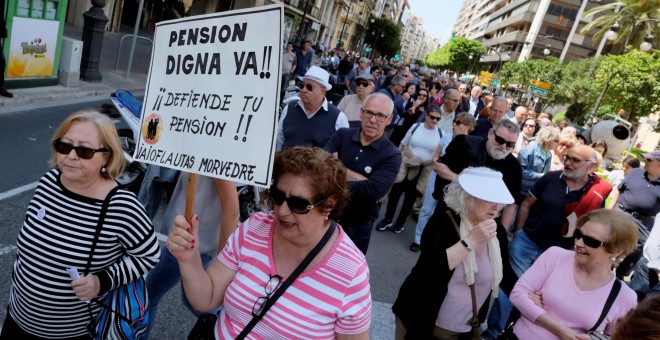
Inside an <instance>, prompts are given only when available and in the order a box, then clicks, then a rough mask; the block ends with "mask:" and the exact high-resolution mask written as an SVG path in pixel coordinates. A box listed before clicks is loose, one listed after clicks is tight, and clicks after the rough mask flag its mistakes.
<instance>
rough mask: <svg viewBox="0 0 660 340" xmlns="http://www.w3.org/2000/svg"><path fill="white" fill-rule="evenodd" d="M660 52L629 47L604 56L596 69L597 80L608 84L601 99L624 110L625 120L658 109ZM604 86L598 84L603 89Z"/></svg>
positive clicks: (631, 120) (631, 119)
mask: <svg viewBox="0 0 660 340" xmlns="http://www.w3.org/2000/svg"><path fill="white" fill-rule="evenodd" d="M659 79H660V51H657V50H655V51H653V53H646V52H640V51H637V50H632V51H630V52H628V53H626V54H622V55H608V56H606V57H604V58H603V60H602V63H601V67H599V68H598V69H597V71H596V80H597V82H598V83H602V84H603V86H604V84H605V83H608V90H607V93H606V95H605V98H604V100H603V103H604V104H609V105H611V106H612V107H614V108H615V110H618V109H624V110H625V111H626V119H627V120H628V121H630V122H633V121H636V120H637V119H638V118H637V117H638V116H639V115H641V116H646V115H649V114H650V113H652V112H655V111H657V110H658V108H657V105H658V103H660V81H658V80H659ZM603 86H600V87H598V89H599V90H600V89H602V88H603Z"/></svg>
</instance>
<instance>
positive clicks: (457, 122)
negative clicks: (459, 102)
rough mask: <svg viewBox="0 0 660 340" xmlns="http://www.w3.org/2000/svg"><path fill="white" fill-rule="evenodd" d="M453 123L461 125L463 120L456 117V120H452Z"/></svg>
mask: <svg viewBox="0 0 660 340" xmlns="http://www.w3.org/2000/svg"><path fill="white" fill-rule="evenodd" d="M454 124H456V125H463V122H461V121H460V120H458V119H456V120H454Z"/></svg>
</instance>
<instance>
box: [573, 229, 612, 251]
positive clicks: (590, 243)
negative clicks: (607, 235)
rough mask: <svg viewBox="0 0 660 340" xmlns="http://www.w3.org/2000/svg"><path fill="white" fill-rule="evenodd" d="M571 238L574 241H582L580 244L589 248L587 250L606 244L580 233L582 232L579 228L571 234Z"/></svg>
mask: <svg viewBox="0 0 660 340" xmlns="http://www.w3.org/2000/svg"><path fill="white" fill-rule="evenodd" d="M573 236H575V239H576V240H579V239H582V242H584V245H585V246H587V247H589V248H594V249H596V248H600V247H602V246H604V245H606V244H607V242H603V241H601V240H599V239H596V238H593V237H591V236H587V235H585V234H583V233H582V230H580V228H576V229H575V232H574V233H573Z"/></svg>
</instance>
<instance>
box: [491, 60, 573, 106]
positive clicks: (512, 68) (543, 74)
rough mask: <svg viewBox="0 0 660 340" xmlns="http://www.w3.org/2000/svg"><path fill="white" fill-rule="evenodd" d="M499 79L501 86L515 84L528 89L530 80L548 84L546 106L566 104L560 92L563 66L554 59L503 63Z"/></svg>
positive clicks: (564, 97)
mask: <svg viewBox="0 0 660 340" xmlns="http://www.w3.org/2000/svg"><path fill="white" fill-rule="evenodd" d="M499 79H500V80H501V81H502V83H503V84H505V85H506V86H508V85H509V84H517V85H519V86H521V87H525V88H526V87H528V86H529V85H530V82H531V81H532V80H540V81H543V82H546V83H550V86H551V87H550V90H549V91H548V98H547V100H546V101H545V104H546V106H547V105H556V104H563V103H566V102H568V97H567V96H566V92H564V91H562V86H561V82H562V80H563V79H564V64H562V63H561V62H560V61H559V59H557V58H555V57H548V58H545V59H532V60H527V61H524V62H520V63H513V62H511V63H505V64H504V65H503V66H502V71H501V72H500V76H499Z"/></svg>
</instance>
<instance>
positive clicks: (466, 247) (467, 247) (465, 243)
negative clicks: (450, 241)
mask: <svg viewBox="0 0 660 340" xmlns="http://www.w3.org/2000/svg"><path fill="white" fill-rule="evenodd" d="M461 244H462V245H463V247H465V249H467V251H472V250H474V249H473V248H472V246H470V244H469V243H467V241H466V240H461Z"/></svg>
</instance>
